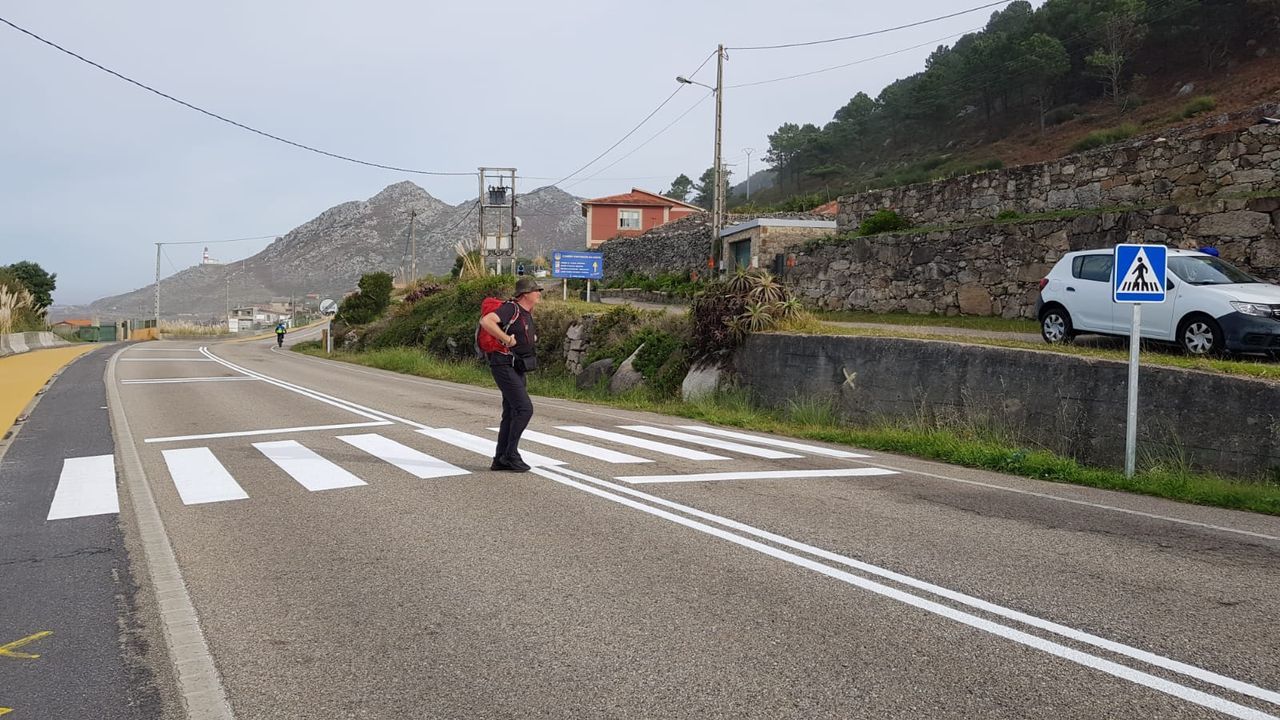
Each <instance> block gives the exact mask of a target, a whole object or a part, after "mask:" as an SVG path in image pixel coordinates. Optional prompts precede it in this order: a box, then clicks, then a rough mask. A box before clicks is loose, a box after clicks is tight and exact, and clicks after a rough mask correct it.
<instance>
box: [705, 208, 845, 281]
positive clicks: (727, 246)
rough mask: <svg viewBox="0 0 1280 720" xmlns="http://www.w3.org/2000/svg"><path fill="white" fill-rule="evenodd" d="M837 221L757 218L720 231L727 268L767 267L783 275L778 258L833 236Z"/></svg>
mask: <svg viewBox="0 0 1280 720" xmlns="http://www.w3.org/2000/svg"><path fill="white" fill-rule="evenodd" d="M835 231H836V222H835V220H790V219H782V218H756V219H755V220H748V221H747V222H744V223H738V224H737V225H731V226H729V227H727V228H725V229H723V230H721V231H720V241H721V242H722V243H723V244H724V259H725V268H726V269H728V270H734V269H736V268H758V267H764V268H768V269H771V270H773V271H774V273H778V274H780V273H781V266H780V265H779V262H780V261H779V260H778V258H780V257H782V256H783V255H784V254H785V252H786V249H787V248H788V247H791V246H792V245H797V244H799V243H802V242H804V241H806V240H812V239H814V238H820V237H824V236H826V235H831V234H833V233H835Z"/></svg>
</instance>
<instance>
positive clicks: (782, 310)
mask: <svg viewBox="0 0 1280 720" xmlns="http://www.w3.org/2000/svg"><path fill="white" fill-rule="evenodd" d="M773 307H774V315H775V316H777V318H778V319H779V320H791V319H794V318H798V317H800V316H801V315H804V305H803V304H802V303H801V302H800V300H799V298H794V297H789V298H787V299H786V300H783V301H782V302H780V303H777V304H776V305H774V306H773Z"/></svg>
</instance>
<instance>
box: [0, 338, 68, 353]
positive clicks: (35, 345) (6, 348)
mask: <svg viewBox="0 0 1280 720" xmlns="http://www.w3.org/2000/svg"><path fill="white" fill-rule="evenodd" d="M70 344H71V343H69V342H67V341H66V340H63V339H62V338H60V337H58V336H57V335H54V334H53V333H51V332H28V333H12V334H9V335H0V357H5V356H6V355H17V354H18V353H24V352H27V351H28V350H40V349H43V348H51V347H59V346H61V345H70Z"/></svg>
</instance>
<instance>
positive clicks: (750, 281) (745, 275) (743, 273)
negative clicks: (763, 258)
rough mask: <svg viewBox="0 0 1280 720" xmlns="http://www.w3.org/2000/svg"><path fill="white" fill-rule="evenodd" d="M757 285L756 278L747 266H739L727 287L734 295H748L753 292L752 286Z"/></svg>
mask: <svg viewBox="0 0 1280 720" xmlns="http://www.w3.org/2000/svg"><path fill="white" fill-rule="evenodd" d="M754 286H755V279H754V278H753V277H752V276H751V273H749V272H748V271H747V269H746V268H738V269H737V270H735V271H734V272H733V277H731V278H729V282H728V283H727V288H728V290H729V292H730V293H732V294H734V295H741V296H746V295H747V294H748V293H750V292H751V288H752V287H754Z"/></svg>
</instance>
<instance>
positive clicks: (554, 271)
mask: <svg viewBox="0 0 1280 720" xmlns="http://www.w3.org/2000/svg"><path fill="white" fill-rule="evenodd" d="M551 277H557V278H568V279H570V280H600V279H602V278H603V277H604V253H598V252H573V251H570V250H552V251H551Z"/></svg>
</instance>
